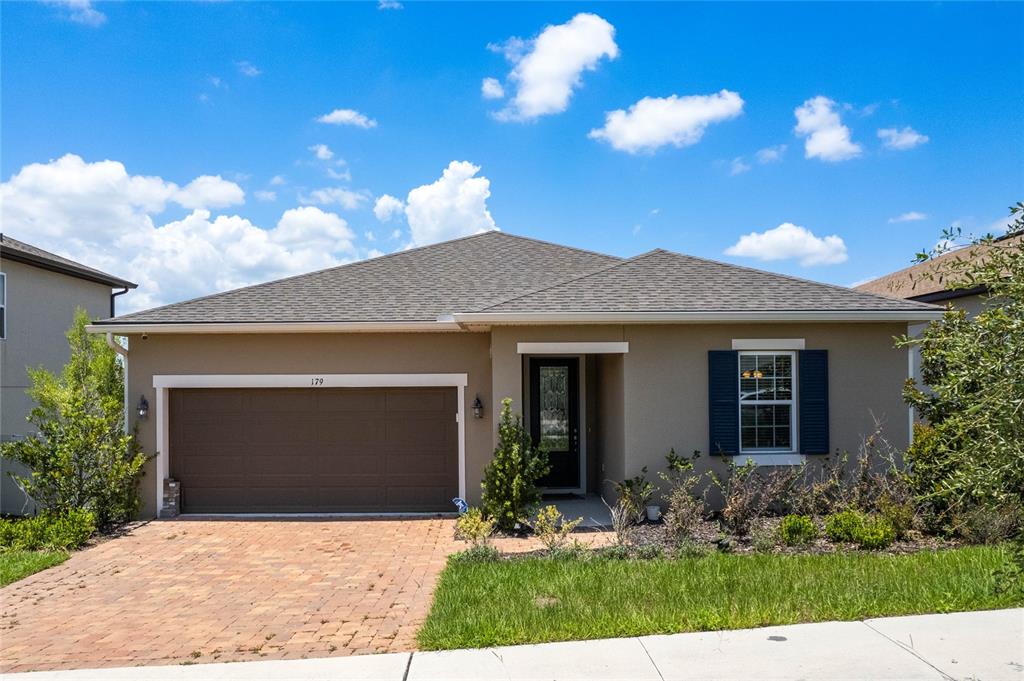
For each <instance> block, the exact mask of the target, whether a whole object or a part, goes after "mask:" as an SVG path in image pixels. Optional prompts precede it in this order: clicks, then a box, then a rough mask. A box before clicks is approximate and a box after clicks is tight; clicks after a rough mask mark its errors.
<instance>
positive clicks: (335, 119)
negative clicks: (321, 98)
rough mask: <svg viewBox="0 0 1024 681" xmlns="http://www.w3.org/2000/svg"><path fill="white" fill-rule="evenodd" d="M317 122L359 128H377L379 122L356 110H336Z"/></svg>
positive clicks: (321, 117)
mask: <svg viewBox="0 0 1024 681" xmlns="http://www.w3.org/2000/svg"><path fill="white" fill-rule="evenodd" d="M316 120H317V122H319V123H327V124H328V125H354V126H356V127H357V128H376V127H377V121H375V120H373V119H372V118H369V117H367V116H366V115H364V114H361V113H359V112H358V111H356V110H355V109H335V110H334V111H332V112H331V113H328V114H324V115H323V116H320V117H319V118H317V119H316Z"/></svg>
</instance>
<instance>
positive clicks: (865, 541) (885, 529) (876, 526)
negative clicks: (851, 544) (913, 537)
mask: <svg viewBox="0 0 1024 681" xmlns="http://www.w3.org/2000/svg"><path fill="white" fill-rule="evenodd" d="M854 541H856V542H857V546H859V547H860V548H862V549H870V550H875V549H884V548H885V547H887V546H889V545H891V544H892V543H893V542H894V541H896V530H894V529H893V527H892V524H891V523H890V522H889V521H888V520H886V519H885V518H883V517H881V516H869V517H868V518H866V519H865V520H864V522H863V523H862V524H861V526H860V529H859V530H858V532H857V535H856V536H855V537H854Z"/></svg>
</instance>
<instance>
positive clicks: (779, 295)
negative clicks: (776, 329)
mask: <svg viewBox="0 0 1024 681" xmlns="http://www.w3.org/2000/svg"><path fill="white" fill-rule="evenodd" d="M933 309H935V308H934V307H932V306H931V305H924V304H921V303H916V302H913V301H903V300H893V299H892V298H885V297H882V296H876V295H870V294H866V293H861V292H858V291H853V290H851V289H848V288H844V287H841V286H833V285H830V284H823V283H820V282H816V281H807V280H805V279H797V278H795V277H789V276H785V275H781V274H773V273H771V272H764V271H761V270H755V269H750V268H747V267H740V266H738V265H730V264H726V263H721V262H715V261H713V260H705V259H703V258H695V257H693V256H689V255H681V254H679V253H673V252H671V251H665V250H662V249H657V250H654V251H650V252H649V253H644V254H642V255H638V256H636V257H635V258H631V259H629V260H624V261H621V262H619V263H616V264H613V265H611V266H609V267H607V268H605V269H603V270H600V271H597V272H593V273H590V274H587V275H585V276H582V277H578V278H576V279H573V280H571V281H567V282H563V283H560V284H557V285H555V286H551V287H548V288H546V289H543V290H539V291H535V292H533V293H528V294H526V295H522V296H518V297H514V298H511V299H509V300H506V301H503V302H501V303H498V304H496V305H492V306H490V307H487V308H484V309H481V310H480V311H481V312H492V313H498V312H547V311H555V310H558V311H564V312H691V311H692V312H739V311H743V312H762V311H861V310H865V311H866V310H872V311H876V310H877V311H885V310H891V311H903V310H933Z"/></svg>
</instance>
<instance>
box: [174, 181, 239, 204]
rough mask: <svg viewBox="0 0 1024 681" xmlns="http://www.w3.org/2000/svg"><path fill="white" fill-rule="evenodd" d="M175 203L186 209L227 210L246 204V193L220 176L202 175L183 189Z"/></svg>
mask: <svg viewBox="0 0 1024 681" xmlns="http://www.w3.org/2000/svg"><path fill="white" fill-rule="evenodd" d="M174 201H175V202H176V203H178V204H180V205H182V206H184V207H185V208H227V207H228V206H237V205H239V204H242V203H245V192H244V191H242V188H241V187H239V186H238V185H237V184H235V183H234V182H230V181H228V180H225V179H224V178H222V177H221V176H220V175H201V176H199V177H197V178H196V179H194V180H192V181H191V182H189V183H188V184H187V185H185V186H184V187H182V188H181V189H180V190H179V191H178V192H177V193H176V194H175V195H174Z"/></svg>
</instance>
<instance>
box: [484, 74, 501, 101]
mask: <svg viewBox="0 0 1024 681" xmlns="http://www.w3.org/2000/svg"><path fill="white" fill-rule="evenodd" d="M480 95H481V96H482V97H483V98H484V99H501V98H502V97H504V96H505V88H503V87H502V86H501V83H500V82H498V79H497V78H484V79H483V82H481V83H480Z"/></svg>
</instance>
